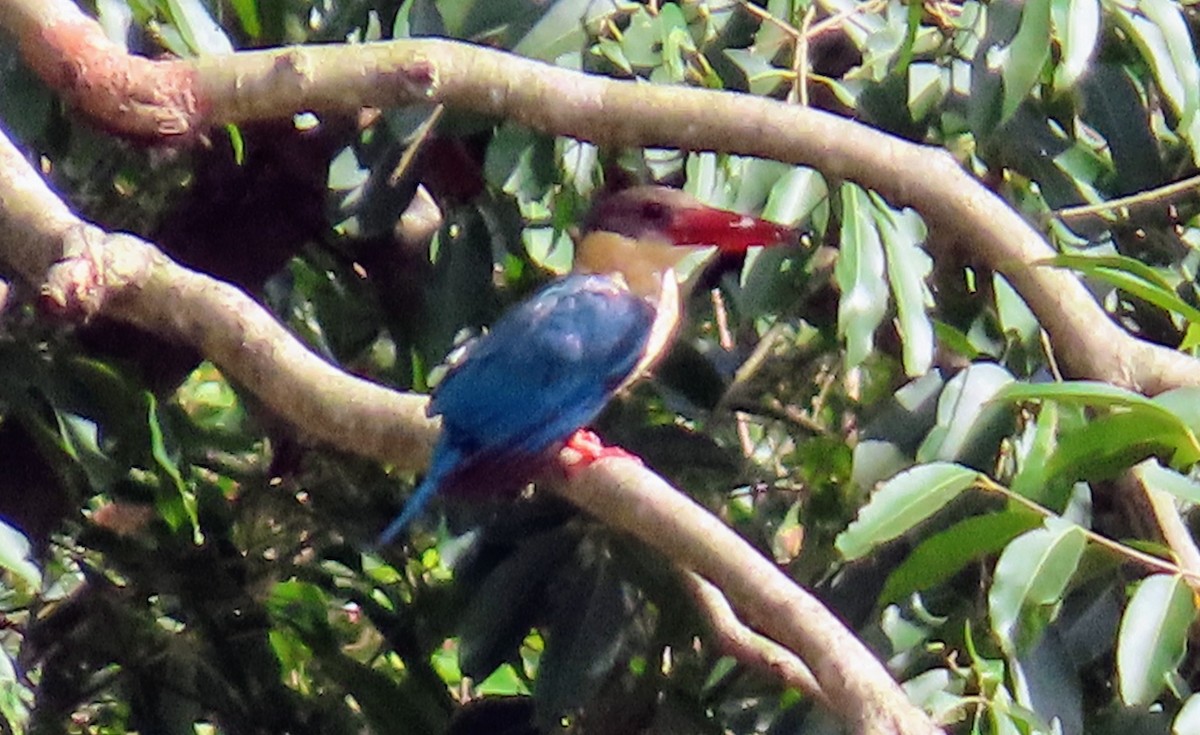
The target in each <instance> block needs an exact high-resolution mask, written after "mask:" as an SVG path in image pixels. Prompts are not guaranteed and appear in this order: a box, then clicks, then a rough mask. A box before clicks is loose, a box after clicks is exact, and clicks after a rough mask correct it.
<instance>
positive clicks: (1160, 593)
mask: <svg viewBox="0 0 1200 735" xmlns="http://www.w3.org/2000/svg"><path fill="white" fill-rule="evenodd" d="M1195 617H1196V600H1195V597H1194V596H1193V594H1192V589H1191V587H1189V586H1188V585H1187V583H1186V582H1184V580H1183V579H1182V578H1181V577H1178V576H1173V575H1169V574H1155V575H1152V576H1150V577H1147V578H1146V579H1144V580H1142V581H1141V582H1139V583H1138V585H1137V587H1136V589H1135V590H1134V593H1133V597H1132V598H1130V600H1129V605H1128V606H1127V607H1126V608H1125V614H1124V615H1123V616H1122V617H1121V630H1120V633H1119V634H1118V637H1117V683H1118V686H1119V689H1120V692H1121V701H1123V702H1124V703H1125V704H1126V705H1128V706H1131V707H1138V706H1142V707H1144V706H1146V705H1149V704H1151V703H1153V702H1154V700H1155V699H1156V698H1157V697H1158V695H1159V693H1160V692H1162V690H1163V687H1164V686H1166V684H1167V676H1168V675H1169V674H1170V673H1171V672H1173V671H1174V670H1175V667H1176V666H1177V665H1178V664H1179V660H1180V659H1181V658H1182V657H1183V653H1184V650H1185V649H1186V646H1187V634H1188V628H1189V627H1190V626H1191V625H1192V623H1193V621H1194V620H1195Z"/></svg>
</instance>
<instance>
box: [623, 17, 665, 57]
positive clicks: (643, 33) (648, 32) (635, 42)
mask: <svg viewBox="0 0 1200 735" xmlns="http://www.w3.org/2000/svg"><path fill="white" fill-rule="evenodd" d="M661 38H662V31H661V30H659V18H658V16H656V15H651V14H650V13H649V12H648V11H647V10H646V9H645V8H644V7H643V8H638V9H637V10H636V11H635V12H634V13H633V15H631V16H630V17H629V27H628V28H626V29H625V32H624V33H623V34H622V38H621V49H622V50H623V51H624V52H625V58H626V59H629V63H630V64H632V65H633V66H634V68H635V69H652V68H654V67H657V66H659V65H660V64H661V63H662V51H661V49H660V47H659V39H661Z"/></svg>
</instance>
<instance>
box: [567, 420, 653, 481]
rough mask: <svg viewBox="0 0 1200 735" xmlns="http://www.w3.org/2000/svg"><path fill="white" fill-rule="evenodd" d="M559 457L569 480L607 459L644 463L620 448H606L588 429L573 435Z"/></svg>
mask: <svg viewBox="0 0 1200 735" xmlns="http://www.w3.org/2000/svg"><path fill="white" fill-rule="evenodd" d="M559 456H561V457H562V460H563V469H565V470H566V472H567V477H568V478H570V477H574V476H575V475H576V474H577V473H579V472H582V471H583V470H585V469H587V467H588V465H590V464H591V463H592V462H595V461H596V460H598V459H604V458H605V457H618V458H621V459H632V460H633V461H635V462H638V463H639V464H640V463H641V461H642V460H641V458H639V457H638V456H637V455H636V454H630V453H629V452H626V451H625V450H624V449H621V448H620V447H609V446H605V444H604V442H602V441H600V437H598V436H596V433H595V432H593V431H589V430H588V429H580V430H579V431H576V432H575V433H574V434H572V435H571V438H570V439H567V443H566V445H565V446H564V447H563V451H562V454H561V455H559Z"/></svg>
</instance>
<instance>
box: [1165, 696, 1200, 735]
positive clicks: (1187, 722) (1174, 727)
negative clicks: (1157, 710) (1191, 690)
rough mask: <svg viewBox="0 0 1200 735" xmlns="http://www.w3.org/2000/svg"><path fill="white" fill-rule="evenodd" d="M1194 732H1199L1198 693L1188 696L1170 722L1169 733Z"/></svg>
mask: <svg viewBox="0 0 1200 735" xmlns="http://www.w3.org/2000/svg"><path fill="white" fill-rule="evenodd" d="M1196 732H1200V694H1193V695H1192V696H1190V697H1188V698H1187V699H1186V700H1185V701H1184V703H1183V707H1181V708H1180V709H1179V714H1177V715H1175V721H1174V722H1172V723H1171V735H1191V734H1192V733H1196Z"/></svg>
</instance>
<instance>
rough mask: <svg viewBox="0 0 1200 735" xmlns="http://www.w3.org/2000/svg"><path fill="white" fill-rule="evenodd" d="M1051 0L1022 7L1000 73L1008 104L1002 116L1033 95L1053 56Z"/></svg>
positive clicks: (1034, 2)
mask: <svg viewBox="0 0 1200 735" xmlns="http://www.w3.org/2000/svg"><path fill="white" fill-rule="evenodd" d="M1050 1H1051V0H1029V1H1028V2H1026V3H1024V4H1023V6H1022V8H1021V24H1020V26H1019V27H1018V29H1017V35H1016V36H1015V37H1014V38H1013V40H1012V43H1011V44H1009V46H1008V47H1007V48H1006V49H1005V50H1004V54H1005V58H1004V60H1003V61H1002V62H1001V71H1000V74H1001V76H1002V77H1003V79H1004V104H1003V106H1002V107H1001V111H1000V119H1001V121H1003V120H1007V119H1008V117H1009V116H1010V115H1012V113H1013V112H1015V111H1016V109H1017V106H1018V105H1020V104H1021V103H1022V102H1023V101H1025V98H1026V97H1028V96H1029V92H1030V90H1032V89H1033V85H1034V84H1036V83H1037V81H1038V77H1040V76H1041V73H1042V69H1043V67H1045V65H1046V62H1047V61H1048V60H1049V59H1050Z"/></svg>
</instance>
